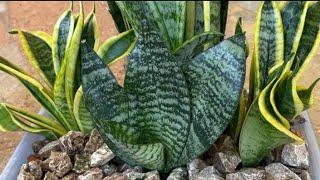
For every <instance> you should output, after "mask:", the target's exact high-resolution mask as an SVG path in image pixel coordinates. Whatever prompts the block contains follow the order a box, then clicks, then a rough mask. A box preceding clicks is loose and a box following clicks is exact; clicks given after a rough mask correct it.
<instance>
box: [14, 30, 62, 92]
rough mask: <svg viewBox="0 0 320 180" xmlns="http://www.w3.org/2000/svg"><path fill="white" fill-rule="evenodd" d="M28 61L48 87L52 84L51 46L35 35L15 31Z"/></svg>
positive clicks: (53, 75)
mask: <svg viewBox="0 0 320 180" xmlns="http://www.w3.org/2000/svg"><path fill="white" fill-rule="evenodd" d="M16 32H17V33H18V35H19V38H20V41H21V45H22V47H23V50H24V52H25V54H26V56H27V57H28V60H29V61H30V63H31V64H32V65H33V67H34V68H35V69H36V70H37V71H38V73H39V74H40V75H41V76H42V77H43V78H44V80H45V81H46V82H47V84H48V85H49V86H52V85H53V84H54V81H55V78H56V74H55V72H54V68H53V62H52V56H51V53H52V51H51V44H48V39H43V38H41V36H38V34H37V33H33V32H27V31H21V30H16Z"/></svg>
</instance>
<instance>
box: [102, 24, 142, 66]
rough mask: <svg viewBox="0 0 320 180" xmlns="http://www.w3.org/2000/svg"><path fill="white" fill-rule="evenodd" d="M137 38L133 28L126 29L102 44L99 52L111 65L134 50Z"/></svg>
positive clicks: (106, 62)
mask: <svg viewBox="0 0 320 180" xmlns="http://www.w3.org/2000/svg"><path fill="white" fill-rule="evenodd" d="M135 40H136V38H135V34H134V31H133V30H128V31H125V32H123V33H120V34H118V35H116V36H113V37H111V38H109V39H107V40H106V41H105V42H104V43H103V44H102V45H101V46H100V48H99V50H98V51H97V54H98V55H99V57H100V58H101V59H102V60H103V62H104V63H105V64H107V65H111V64H113V63H115V62H116V61H117V60H119V59H121V58H122V57H124V56H126V55H128V54H129V53H130V52H131V51H132V49H133V47H134V44H135Z"/></svg>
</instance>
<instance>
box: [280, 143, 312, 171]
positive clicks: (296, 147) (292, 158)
mask: <svg viewBox="0 0 320 180" xmlns="http://www.w3.org/2000/svg"><path fill="white" fill-rule="evenodd" d="M281 162H282V163H283V164H285V165H289V166H292V167H298V168H304V169H307V168H308V167H309V154H308V150H307V148H306V144H305V143H290V144H286V145H285V146H284V148H283V150H282V154H281Z"/></svg>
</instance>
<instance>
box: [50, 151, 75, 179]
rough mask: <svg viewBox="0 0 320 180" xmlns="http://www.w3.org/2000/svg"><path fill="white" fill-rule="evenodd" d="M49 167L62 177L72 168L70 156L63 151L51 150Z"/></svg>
mask: <svg viewBox="0 0 320 180" xmlns="http://www.w3.org/2000/svg"><path fill="white" fill-rule="evenodd" d="M49 169H50V170H51V171H52V172H53V173H54V174H55V175H57V176H58V177H63V176H64V175H66V174H67V173H68V172H69V171H70V170H71V169H72V162H71V159H70V157H69V156H68V154H67V153H65V152H51V155H50V157H49Z"/></svg>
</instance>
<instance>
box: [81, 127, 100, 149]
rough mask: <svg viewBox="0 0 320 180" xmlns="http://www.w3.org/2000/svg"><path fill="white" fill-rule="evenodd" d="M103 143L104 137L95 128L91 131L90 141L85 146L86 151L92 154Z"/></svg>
mask: <svg viewBox="0 0 320 180" xmlns="http://www.w3.org/2000/svg"><path fill="white" fill-rule="evenodd" d="M102 145H103V139H102V137H101V136H100V134H99V132H98V130H97V129H93V130H92V131H91V133H90V137H89V140H88V142H87V143H86V145H85V147H84V153H86V154H90V155H91V154H92V153H94V152H95V151H96V150H97V149H99V148H100V147H101V146H102Z"/></svg>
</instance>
